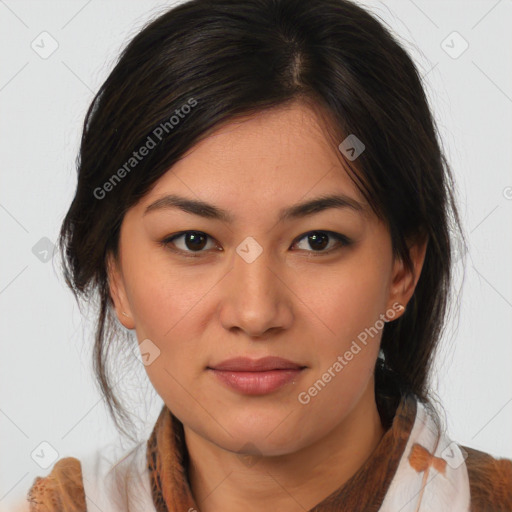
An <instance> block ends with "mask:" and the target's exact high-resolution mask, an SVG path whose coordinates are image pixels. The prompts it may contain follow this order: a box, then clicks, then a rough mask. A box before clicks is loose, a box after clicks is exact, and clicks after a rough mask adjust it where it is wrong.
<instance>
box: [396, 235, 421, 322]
mask: <svg viewBox="0 0 512 512" xmlns="http://www.w3.org/2000/svg"><path fill="white" fill-rule="evenodd" d="M427 245H428V237H424V238H423V239H422V240H420V241H418V242H416V243H413V244H412V245H410V246H409V255H410V258H411V263H412V269H408V268H406V266H405V263H404V261H403V260H402V259H401V258H400V259H397V260H396V261H395V264H394V268H393V279H392V284H391V293H390V297H389V300H390V304H394V303H399V304H402V305H403V306H404V309H402V310H401V311H400V312H399V313H401V314H403V312H404V311H405V309H406V307H407V304H408V302H409V300H410V299H411V297H412V295H413V293H414V290H415V289H416V285H417V284H418V281H419V278H420V275H421V270H422V268H423V263H424V261H425V255H426V251H427Z"/></svg>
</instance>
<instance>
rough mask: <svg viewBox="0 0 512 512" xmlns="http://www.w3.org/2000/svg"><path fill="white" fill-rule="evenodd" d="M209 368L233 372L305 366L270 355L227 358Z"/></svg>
mask: <svg viewBox="0 0 512 512" xmlns="http://www.w3.org/2000/svg"><path fill="white" fill-rule="evenodd" d="M208 368H209V369H212V370H219V371H232V372H265V371H271V370H301V369H302V368H305V366H303V365H300V364H298V363H294V362H293V361H289V360H288V359H283V358H282V357H276V356H268V357H263V358H261V359H250V358H249V357H235V358H233V359H226V360H225V361H222V362H221V363H219V364H216V365H214V366H209V367H208Z"/></svg>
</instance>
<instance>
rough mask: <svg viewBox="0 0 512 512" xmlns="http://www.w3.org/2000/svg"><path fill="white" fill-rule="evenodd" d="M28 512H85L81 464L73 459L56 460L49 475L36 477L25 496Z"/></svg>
mask: <svg viewBox="0 0 512 512" xmlns="http://www.w3.org/2000/svg"><path fill="white" fill-rule="evenodd" d="M27 503H28V507H26V508H25V510H30V512H47V511H57V510H66V511H69V512H79V511H80V512H85V511H86V504H85V493H84V488H83V480H82V467H81V463H80V461H79V460H78V459H76V458H75V457H65V458H62V459H60V460H58V461H57V462H56V463H55V464H54V466H53V468H52V470H51V472H50V474H49V475H47V476H45V477H40V476H39V477H37V478H36V479H35V480H34V482H33V484H32V487H31V488H30V490H29V491H28V495H27Z"/></svg>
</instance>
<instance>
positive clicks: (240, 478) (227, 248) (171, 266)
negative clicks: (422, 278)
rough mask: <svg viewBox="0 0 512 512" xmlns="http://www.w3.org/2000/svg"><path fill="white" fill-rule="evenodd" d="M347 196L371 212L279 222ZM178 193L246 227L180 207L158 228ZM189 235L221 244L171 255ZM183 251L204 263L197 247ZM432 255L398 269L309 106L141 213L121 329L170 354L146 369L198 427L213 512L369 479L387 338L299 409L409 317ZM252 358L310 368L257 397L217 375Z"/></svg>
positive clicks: (176, 183) (195, 170)
mask: <svg viewBox="0 0 512 512" xmlns="http://www.w3.org/2000/svg"><path fill="white" fill-rule="evenodd" d="M340 142H341V141H340ZM335 192H336V193H344V194H346V195H348V196H350V197H351V198H353V199H355V200H357V201H359V202H360V203H362V204H363V205H365V208H366V209H365V213H359V212H356V211H354V210H351V209H348V208H345V209H334V208H331V209H327V210H324V211H321V212H317V213H314V214H312V215H309V216H306V217H303V218H299V219H294V220H291V221H285V222H283V223H278V222H277V212H278V211H279V210H280V209H281V208H284V207H287V206H291V205H294V204H296V203H301V202H304V201H306V200H310V199H312V198H314V197H317V196H320V195H323V194H332V193H335ZM169 193H175V194H180V195H183V196H186V197H189V198H191V199H201V200H203V201H207V202H208V203H212V204H214V205H216V206H218V207H220V208H222V209H225V210H228V211H229V212H230V213H231V214H232V215H233V216H234V217H235V220H234V222H233V223H227V222H224V221H219V220H213V219H205V218H202V217H200V216H197V215H192V214H189V213H186V212H183V211H182V210H180V209H177V208H174V209H159V210H154V211H152V212H150V213H148V214H146V215H144V210H145V208H146V207H147V206H148V205H149V204H151V203H153V202H154V201H155V200H157V199H159V198H161V197H162V196H165V195H166V194H169ZM186 230H195V231H201V232H203V233H206V234H207V235H209V238H207V241H206V242H205V243H204V244H203V246H202V247H203V248H202V249H201V251H202V252H201V253H200V256H199V257H197V258H192V257H187V256H186V255H179V254H177V253H174V252H172V250H171V247H173V245H172V244H170V245H169V246H168V247H164V246H161V245H159V242H160V241H161V240H164V239H165V238H167V237H169V236H171V235H174V234H176V233H178V232H180V231H186ZM311 231H331V232H334V233H340V234H343V235H345V236H347V237H348V238H350V239H352V240H353V243H352V244H351V245H348V246H343V245H340V243H339V242H337V241H336V239H335V238H332V237H331V238H328V239H327V243H328V247H325V248H323V249H322V248H321V249H319V250H318V249H317V247H318V246H312V245H311V244H310V243H308V238H307V236H306V235H307V234H308V233H309V232H311ZM248 236H251V237H253V238H254V239H255V240H256V241H257V242H258V244H259V245H260V246H261V248H262V251H263V252H262V253H261V254H260V255H259V257H258V258H256V259H255V260H254V261H253V262H251V263H247V262H246V261H245V260H244V259H243V258H242V257H240V256H239V254H238V253H237V252H236V249H237V247H238V246H239V245H240V244H241V242H242V241H244V239H245V238H246V237H248ZM174 247H175V248H176V249H177V250H178V249H182V250H183V251H188V254H191V253H193V254H198V253H197V252H195V253H194V247H196V246H194V245H193V244H189V245H187V244H186V238H185V237H181V238H178V239H176V240H174ZM337 247H338V249H336V248H337ZM216 248H217V249H216ZM218 248H221V249H222V250H218ZM425 248H426V243H423V244H421V245H419V244H418V245H412V246H411V249H410V250H411V256H412V258H413V261H414V264H415V271H414V274H413V273H411V272H408V271H407V270H406V269H405V268H404V266H403V264H402V262H401V261H400V260H394V258H393V255H392V247H391V239H390V235H389V231H388V229H387V227H386V226H385V224H383V223H382V222H381V221H379V220H378V219H377V217H376V216H375V215H374V213H373V212H372V211H371V209H370V208H369V206H368V204H367V203H366V202H365V200H364V197H363V196H362V195H361V193H360V192H359V191H358V190H357V188H356V186H355V185H354V183H353V182H352V181H351V180H350V178H349V177H348V175H347V173H346V171H345V169H344V168H343V165H342V163H341V161H340V158H339V154H338V149H337V147H336V146H334V147H333V145H332V143H331V142H329V141H328V139H327V137H326V135H325V132H324V131H323V129H322V123H321V122H320V121H319V119H318V118H317V117H316V114H315V112H313V111H312V110H311V109H310V108H309V107H307V106H306V105H303V104H301V103H298V102H296V103H293V104H291V105H288V106H287V107H285V108H284V107H280V108H278V109H274V110H271V111H266V112H261V113H259V114H257V115H253V116H249V117H246V118H244V119H242V120H237V121H236V122H229V123H227V124H224V125H222V126H221V127H220V128H218V129H217V130H214V131H213V132H212V134H211V135H209V136H208V137H207V138H205V139H203V140H202V141H200V142H199V143H198V144H196V145H195V146H194V147H193V148H192V149H191V150H190V151H189V152H188V153H187V154H186V155H185V156H184V158H182V159H181V160H180V161H179V162H177V163H176V164H175V165H174V166H173V168H172V169H171V170H170V171H168V172H167V173H166V174H165V175H164V176H163V177H162V178H161V179H160V180H159V181H158V182H157V183H156V185H155V187H154V188H153V189H152V190H151V191H150V192H149V193H148V194H147V195H146V196H145V197H144V198H143V199H142V200H141V201H140V202H139V203H138V204H137V205H135V206H134V207H132V208H131V209H130V210H129V211H128V212H127V213H126V215H125V218H124V220H123V223H122V226H121V235H120V258H119V261H114V260H113V259H110V260H109V278H110V286H111V288H110V289H111V294H112V297H113V299H114V303H115V308H116V313H117V316H118V318H119V321H120V322H121V323H122V324H123V325H124V326H125V327H126V328H127V329H135V330H136V334H137V338H138V340H139V343H140V342H142V341H143V340H145V339H149V340H151V342H152V343H153V344H154V345H156V346H157V347H158V349H159V350H160V355H159V356H158V357H157V358H156V359H155V360H154V361H153V362H152V363H151V364H149V365H148V366H146V371H147V373H148V376H149V379H150V380H151V382H152V384H153V386H154V387H155V389H156V391H157V392H158V394H159V395H160V396H161V397H162V399H163V401H164V402H165V404H166V405H167V406H168V407H169V408H170V409H171V411H172V412H173V413H174V414H175V415H176V416H177V417H178V418H179V419H180V420H181V422H182V423H183V425H184V429H185V439H186V443H187V449H188V451H189V454H190V458H191V467H190V481H191V488H192V492H193V494H194V496H195V499H196V502H197V503H198V505H199V506H200V508H201V511H202V512H211V511H215V510H224V511H228V512H229V511H235V510H236V511H239V510H246V511H261V510H265V507H269V508H268V509H269V510H281V511H299V510H300V511H303V510H309V509H310V508H312V507H313V506H314V505H316V504H317V503H319V502H320V501H322V499H324V498H325V497H326V496H327V495H329V494H330V493H331V492H333V491H334V490H336V489H337V488H338V487H339V486H340V485H342V484H343V483H344V482H345V481H346V480H348V478H350V477H351V476H352V475H353V474H354V473H355V472H356V471H357V469H358V468H359V467H361V465H362V464H363V463H364V462H365V460H366V459H367V458H368V457H369V455H370V454H371V452H372V451H373V450H374V449H375V447H376V446H377V444H378V443H379V441H380V439H381V438H382V436H383V434H384V429H383V427H382V424H381V421H380V418H379V414H378V411H377V407H376V403H375V395H374V377H373V369H374V365H375V362H376V359H377V356H378V351H379V342H380V338H381V332H382V331H381V330H379V332H378V335H374V336H373V337H369V338H368V343H367V344H366V345H361V344H360V345H361V347H362V349H361V350H360V351H359V352H358V353H357V355H354V357H353V359H352V360H351V361H349V362H348V364H346V366H344V367H343V369H342V371H340V372H337V373H336V372H335V377H332V378H331V379H330V382H328V384H327V385H325V387H323V389H321V391H320V392H318V393H317V394H316V396H312V397H311V399H310V401H309V403H307V404H303V403H300V401H299V400H298V395H299V393H300V392H304V391H306V392H307V390H308V389H309V388H310V387H311V386H312V385H313V384H314V383H315V381H317V380H318V379H320V378H321V377H322V375H323V374H324V373H325V372H326V371H327V370H328V368H330V367H331V368H332V366H333V364H334V363H335V362H336V361H337V360H338V359H337V358H338V356H339V355H343V354H345V352H346V351H347V350H348V349H349V348H350V346H351V344H352V342H353V341H354V340H356V339H357V336H358V334H360V333H361V332H362V331H364V330H365V328H369V327H371V326H374V325H375V324H376V321H377V320H379V318H383V317H382V316H380V315H384V314H386V312H389V311H391V312H392V314H391V317H392V318H389V317H388V319H389V320H390V321H391V320H392V319H397V318H398V317H399V316H400V313H398V312H397V310H396V308H395V309H394V308H393V304H395V306H396V303H400V304H402V305H404V306H406V305H407V303H408V301H409V299H410V298H411V296H412V294H413V292H414V287H415V286H416V283H417V280H418V278H419V275H420V272H421V267H422V265H423V260H424V256H425ZM315 249H317V250H316V251H315ZM329 249H335V250H333V251H332V252H331V253H330V254H326V252H328V251H329ZM322 251H323V252H322ZM123 312H124V313H125V314H123ZM242 355H243V356H248V357H251V358H254V359H257V358H260V357H264V356H267V355H277V356H281V357H284V358H286V359H290V360H292V361H294V362H296V363H299V364H301V365H303V366H306V367H307V368H305V369H304V370H303V371H302V372H301V374H300V375H299V376H298V377H297V378H296V379H295V380H294V381H292V382H289V383H287V384H286V385H285V386H284V387H282V388H280V389H278V390H276V391H274V392H272V393H269V394H266V395H256V396H249V395H244V394H241V393H238V392H236V391H234V390H231V389H229V388H227V387H226V386H224V385H223V384H222V383H220V382H219V380H218V379H217V378H216V377H215V376H214V375H212V373H211V371H210V370H208V369H207V367H208V366H211V365H214V364H216V363H219V362H221V361H223V360H225V359H228V358H231V357H235V356H242ZM243 447H244V448H243ZM239 451H242V452H243V453H244V454H246V455H247V456H248V457H246V458H243V457H241V456H240V455H239V453H237V452H239ZM251 456H252V458H251Z"/></svg>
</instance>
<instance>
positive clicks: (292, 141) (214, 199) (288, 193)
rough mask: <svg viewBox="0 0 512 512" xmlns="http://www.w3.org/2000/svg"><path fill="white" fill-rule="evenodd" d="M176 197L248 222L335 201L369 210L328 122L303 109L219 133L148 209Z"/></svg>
mask: <svg viewBox="0 0 512 512" xmlns="http://www.w3.org/2000/svg"><path fill="white" fill-rule="evenodd" d="M169 193H176V194H180V195H186V196H187V197H190V198H195V199H200V200H204V201H207V202H209V203H215V204H220V205H222V207H223V208H225V209H227V210H233V211H234V212H236V211H239V210H240V209H242V210H243V209H246V210H247V213H248V215H249V214H250V215H254V214H255V213H258V212H263V211H266V210H268V209H271V210H272V211H276V210H282V207H283V206H284V205H292V204H297V203H298V202H304V201H306V200H307V199H309V198H312V197H318V196H320V195H323V196H325V195H331V194H343V195H345V196H347V197H349V198H352V199H354V201H358V202H360V203H362V204H363V205H365V206H367V205H366V201H365V199H364V197H363V196H362V194H361V193H360V191H359V190H358V189H357V187H356V186H355V184H354V182H353V181H352V180H351V179H350V177H349V176H348V174H347V169H346V167H345V164H344V161H343V158H342V157H341V155H340V153H339V150H338V147H337V144H336V142H335V141H333V140H332V139H331V138H330V137H329V136H328V135H327V133H326V129H325V123H324V121H323V119H322V118H321V117H320V116H319V115H318V114H317V113H316V112H315V111H314V110H313V109H312V108H311V107H309V106H307V105H303V104H300V103H295V104H292V105H288V106H286V107H284V108H276V109H272V110H267V111H263V112H259V113H257V114H253V115H251V116H245V117H243V118H238V119H235V120H230V121H227V122H225V123H223V124H222V125H220V126H217V127H216V128H215V129H213V130H211V131H210V132H209V133H208V134H207V135H206V136H205V137H204V138H202V139H201V140H200V141H199V142H198V143H196V144H195V145H194V146H193V147H192V148H191V149H190V150H189V151H187V153H185V155H184V156H183V157H182V158H181V159H180V160H179V161H178V162H177V163H175V164H174V165H173V167H172V168H171V169H170V170H169V171H168V172H167V173H166V174H164V175H163V176H162V177H161V178H160V179H159V180H158V182H157V183H156V184H155V186H154V188H153V189H152V190H151V192H150V193H149V194H148V195H147V196H146V197H145V198H144V200H143V201H142V204H141V207H142V208H147V206H148V205H150V204H151V203H153V202H154V201H155V200H157V199H158V198H161V197H163V196H165V195H166V194H169ZM241 214H243V212H241Z"/></svg>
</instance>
